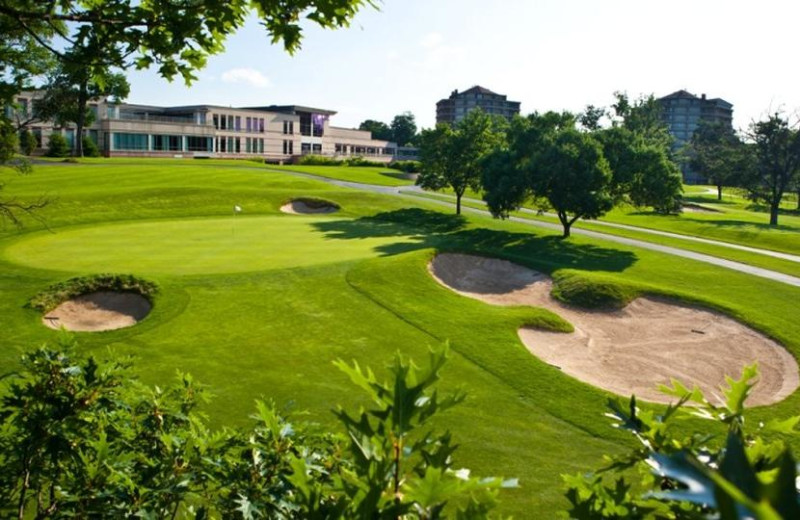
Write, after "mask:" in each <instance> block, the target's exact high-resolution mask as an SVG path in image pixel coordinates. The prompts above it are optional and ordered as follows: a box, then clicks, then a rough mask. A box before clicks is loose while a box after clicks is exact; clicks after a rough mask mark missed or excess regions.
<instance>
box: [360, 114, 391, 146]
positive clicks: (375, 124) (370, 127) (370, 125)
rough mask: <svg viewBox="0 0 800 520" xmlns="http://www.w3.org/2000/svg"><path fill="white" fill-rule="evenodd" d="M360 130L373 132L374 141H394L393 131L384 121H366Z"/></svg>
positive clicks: (362, 123)
mask: <svg viewBox="0 0 800 520" xmlns="http://www.w3.org/2000/svg"><path fill="white" fill-rule="evenodd" d="M358 129H359V130H366V131H368V132H372V138H373V139H381V140H383V141H393V140H394V138H393V136H392V129H391V128H389V125H387V124H386V123H384V122H383V121H376V120H374V119H366V120H364V121H362V122H361V124H360V125H358Z"/></svg>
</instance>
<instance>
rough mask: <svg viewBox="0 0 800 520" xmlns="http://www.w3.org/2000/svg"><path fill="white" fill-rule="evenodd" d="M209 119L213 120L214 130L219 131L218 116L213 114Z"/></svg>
mask: <svg viewBox="0 0 800 520" xmlns="http://www.w3.org/2000/svg"><path fill="white" fill-rule="evenodd" d="M211 118H212V119H213V120H214V130H219V116H218V115H217V114H214V115H212V116H211Z"/></svg>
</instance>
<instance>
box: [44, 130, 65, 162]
mask: <svg viewBox="0 0 800 520" xmlns="http://www.w3.org/2000/svg"><path fill="white" fill-rule="evenodd" d="M46 155H47V156H48V157H66V156H68V155H69V146H68V145H67V139H66V138H65V137H64V136H63V135H61V134H57V133H52V134H50V139H49V142H48V144H47V154H46Z"/></svg>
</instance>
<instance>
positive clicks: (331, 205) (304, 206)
mask: <svg viewBox="0 0 800 520" xmlns="http://www.w3.org/2000/svg"><path fill="white" fill-rule="evenodd" d="M340 209H341V207H340V206H339V205H338V204H336V203H335V202H331V201H329V200H324V199H312V198H304V197H298V198H295V199H291V200H289V201H287V202H285V203H284V204H283V205H281V207H280V210H281V211H282V212H283V213H288V214H290V215H320V214H328V213H336V212H337V211H339V210H340Z"/></svg>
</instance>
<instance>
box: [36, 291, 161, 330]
mask: <svg viewBox="0 0 800 520" xmlns="http://www.w3.org/2000/svg"><path fill="white" fill-rule="evenodd" d="M151 307H152V306H151V305H150V302H149V301H147V298H145V297H144V296H142V295H140V294H136V293H117V292H95V293H90V294H84V295H82V296H78V297H76V298H73V299H71V300H67V301H65V302H64V303H62V304H61V305H59V306H58V307H56V308H55V309H53V310H52V311H50V312H48V313H47V314H46V315H45V317H44V318H42V321H44V323H45V325H47V326H48V327H50V328H53V329H60V328H61V327H64V328H65V329H67V330H75V331H84V332H90V331H91V332H97V331H101V330H114V329H122V328H125V327H130V326H132V325H135V324H136V323H138V322H139V321H141V320H142V319H144V317H145V316H147V315H148V314H149V313H150V309H151Z"/></svg>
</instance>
